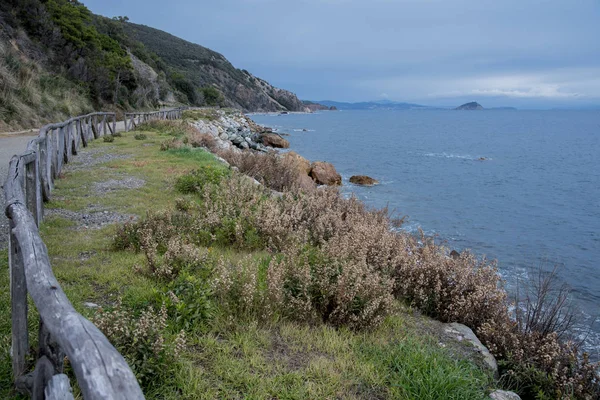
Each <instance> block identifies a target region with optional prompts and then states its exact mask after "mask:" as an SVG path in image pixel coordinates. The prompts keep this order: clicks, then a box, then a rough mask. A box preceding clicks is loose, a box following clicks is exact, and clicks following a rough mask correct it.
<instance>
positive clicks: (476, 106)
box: [455, 101, 484, 110]
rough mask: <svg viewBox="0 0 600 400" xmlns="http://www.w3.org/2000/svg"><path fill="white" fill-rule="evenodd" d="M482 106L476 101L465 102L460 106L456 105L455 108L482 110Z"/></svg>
mask: <svg viewBox="0 0 600 400" xmlns="http://www.w3.org/2000/svg"><path fill="white" fill-rule="evenodd" d="M483 109H484V108H483V106H482V105H481V104H479V103H477V102H476V101H472V102H470V103H465V104H463V105H462V106H459V107H456V108H455V110H483Z"/></svg>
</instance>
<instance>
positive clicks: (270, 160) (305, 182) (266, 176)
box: [218, 150, 315, 192]
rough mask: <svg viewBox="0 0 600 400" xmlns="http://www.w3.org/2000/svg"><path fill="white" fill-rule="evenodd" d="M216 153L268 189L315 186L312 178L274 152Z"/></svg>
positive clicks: (305, 188)
mask: <svg viewBox="0 0 600 400" xmlns="http://www.w3.org/2000/svg"><path fill="white" fill-rule="evenodd" d="M218 155H219V156H220V157H222V158H224V159H225V160H226V161H227V162H228V163H229V164H230V165H233V166H235V167H237V168H238V169H239V170H240V172H241V173H243V174H246V175H249V176H251V177H252V178H254V179H256V180H257V181H259V182H261V183H263V184H264V185H265V186H267V187H268V188H270V189H273V190H276V191H278V192H283V191H285V190H291V189H294V188H302V189H304V190H310V189H312V188H314V187H315V185H314V183H313V182H312V179H311V178H310V177H308V175H307V174H306V173H302V172H301V171H299V170H298V168H296V167H295V166H293V165H290V164H289V160H286V159H285V158H283V157H280V156H279V155H278V154H276V153H267V154H262V153H253V152H247V151H244V152H235V151H231V150H228V151H219V152H218Z"/></svg>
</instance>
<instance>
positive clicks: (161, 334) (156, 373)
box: [92, 301, 186, 386]
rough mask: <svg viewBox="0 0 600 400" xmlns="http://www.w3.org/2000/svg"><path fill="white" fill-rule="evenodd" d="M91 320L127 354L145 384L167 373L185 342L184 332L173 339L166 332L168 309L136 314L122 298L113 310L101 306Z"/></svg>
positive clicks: (121, 351) (124, 355) (147, 310)
mask: <svg viewBox="0 0 600 400" xmlns="http://www.w3.org/2000/svg"><path fill="white" fill-rule="evenodd" d="M92 322H93V323H94V324H95V325H96V326H97V327H98V329H100V330H101V331H102V332H104V334H105V335H106V336H107V338H108V339H109V340H110V342H111V343H112V344H113V345H114V346H115V347H116V348H117V350H119V352H120V353H121V354H122V355H123V357H125V359H126V360H127V363H128V364H129V366H130V367H131V369H132V370H133V372H134V373H135V376H136V378H137V379H138V381H139V382H140V384H141V385H142V386H150V385H151V384H153V383H156V382H155V380H162V379H164V378H166V377H167V376H168V373H169V370H170V368H171V367H172V366H173V365H174V364H175V363H176V362H177V357H178V356H179V354H180V353H181V351H183V349H184V348H185V345H186V340H185V333H184V332H183V331H181V332H180V333H179V334H178V335H176V336H175V337H174V338H172V337H170V335H169V334H168V332H167V308H166V306H165V305H163V306H162V307H161V309H160V310H159V311H158V312H156V311H155V310H154V309H153V308H152V307H148V308H147V309H146V310H144V311H142V313H141V314H140V315H139V317H136V316H135V315H134V314H133V313H132V312H131V311H129V310H126V309H124V308H123V307H122V305H121V302H120V301H119V302H118V303H117V305H116V306H115V307H114V308H113V309H112V310H108V311H107V310H103V309H99V310H98V313H97V314H96V316H95V317H94V318H93V320H92Z"/></svg>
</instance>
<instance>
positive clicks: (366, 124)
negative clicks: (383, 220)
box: [252, 110, 600, 352]
mask: <svg viewBox="0 0 600 400" xmlns="http://www.w3.org/2000/svg"><path fill="white" fill-rule="evenodd" d="M252 118H253V119H254V120H255V121H256V122H258V123H260V124H263V125H268V126H272V127H274V128H277V129H278V130H279V131H280V132H286V133H289V134H290V137H289V138H288V139H289V140H290V143H291V149H292V150H294V151H296V152H298V153H300V154H301V155H303V156H304V157H306V158H308V159H310V160H313V161H314V160H324V161H329V162H331V163H333V164H334V165H335V167H336V168H337V170H338V172H340V174H341V175H342V177H343V178H344V187H343V190H344V191H345V192H352V193H354V194H355V195H356V196H357V197H359V198H360V199H362V200H364V201H365V202H366V203H367V204H369V205H372V206H375V207H384V206H389V208H390V209H391V210H394V211H395V212H396V213H397V214H398V215H400V216H401V215H406V216H408V222H407V224H406V225H405V228H406V229H408V230H413V231H414V230H416V229H418V228H421V229H423V231H424V232H425V233H426V234H428V235H435V236H436V237H437V240H438V241H441V242H444V243H445V244H446V245H447V246H448V247H450V248H455V249H458V250H462V249H471V250H472V251H474V252H475V253H476V254H478V255H486V256H487V257H488V258H492V259H497V260H498V266H499V269H500V272H501V274H502V275H503V277H504V278H505V279H506V281H507V285H508V287H509V288H510V287H514V284H515V281H516V278H517V277H526V276H527V273H528V271H529V270H530V269H531V268H535V267H538V266H539V265H543V266H545V267H546V268H552V267H553V266H554V265H559V266H560V268H559V277H560V279H561V281H562V282H565V283H567V284H568V285H569V286H570V287H571V288H572V289H573V298H574V302H575V304H576V306H577V308H578V309H579V310H581V311H582V312H583V314H582V317H581V318H582V319H581V322H582V324H584V325H585V324H588V325H589V324H590V323H591V322H592V321H594V320H597V321H598V323H597V324H596V326H594V327H593V331H594V334H593V335H591V336H590V337H589V338H588V349H590V350H592V351H594V350H595V352H597V351H598V347H597V345H598V344H600V340H598V339H599V338H600V335H599V333H600V319H598V316H600V263H599V260H600V112H595V111H509V110H506V111H500V110H498V111H496V110H494V111H492V110H490V111H485V110H484V111H475V112H473V111H450V110H447V111H446V110H435V111H434V110H409V111H339V112H322V113H317V114H290V115H282V116H273V115H254V116H252ZM303 129H306V130H307V131H303ZM480 157H484V158H486V160H484V161H480V160H479V158H480ZM355 174H360V175H369V176H372V177H374V178H376V179H378V180H379V181H380V182H382V184H381V185H379V186H374V187H368V188H366V187H359V186H355V185H352V184H350V183H348V178H349V177H350V176H352V175H355Z"/></svg>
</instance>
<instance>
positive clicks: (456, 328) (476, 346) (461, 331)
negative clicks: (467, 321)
mask: <svg viewBox="0 0 600 400" xmlns="http://www.w3.org/2000/svg"><path fill="white" fill-rule="evenodd" d="M445 333H446V335H448V336H450V337H452V338H453V339H456V340H458V341H459V342H461V341H463V340H466V341H467V342H469V343H470V344H471V345H472V346H473V350H474V351H476V352H477V353H479V354H480V355H481V357H482V359H483V362H484V363H485V366H486V367H487V368H489V370H490V371H491V372H492V373H493V374H494V377H495V378H498V364H497V363H496V358H495V357H494V356H493V355H492V353H490V351H489V350H488V349H487V347H485V346H484V345H483V344H482V343H481V341H479V339H478V338H477V336H475V333H473V331H472V330H471V328H469V327H468V326H466V325H463V324H459V323H456V322H453V323H451V324H447V325H446V328H445Z"/></svg>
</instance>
